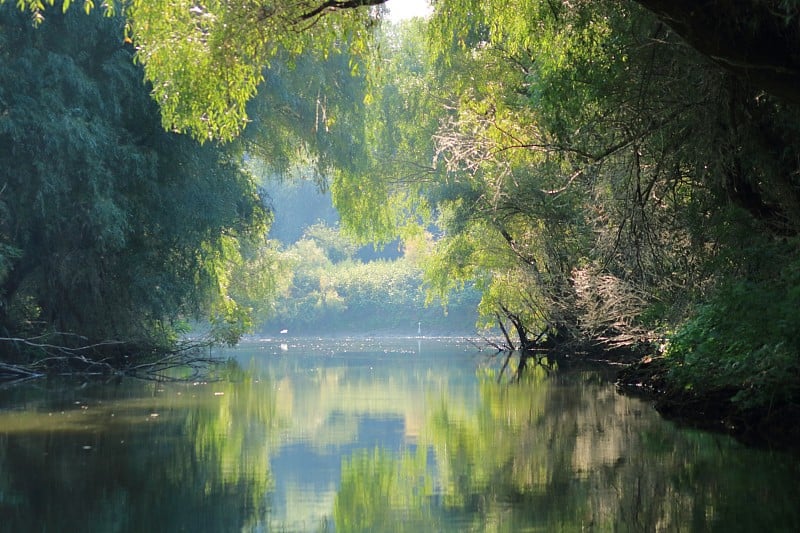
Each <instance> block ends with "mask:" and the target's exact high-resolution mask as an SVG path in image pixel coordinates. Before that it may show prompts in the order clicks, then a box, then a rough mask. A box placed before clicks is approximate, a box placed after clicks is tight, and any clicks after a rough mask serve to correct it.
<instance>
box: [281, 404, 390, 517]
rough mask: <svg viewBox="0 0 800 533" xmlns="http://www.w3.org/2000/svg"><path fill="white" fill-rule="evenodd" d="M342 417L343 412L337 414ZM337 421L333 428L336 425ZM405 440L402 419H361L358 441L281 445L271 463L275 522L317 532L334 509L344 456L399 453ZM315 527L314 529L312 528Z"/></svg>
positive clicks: (366, 417)
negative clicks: (375, 451) (378, 451)
mask: <svg viewBox="0 0 800 533" xmlns="http://www.w3.org/2000/svg"><path fill="white" fill-rule="evenodd" d="M332 417H333V418H334V419H335V418H343V417H344V415H343V413H334V414H333V416H332ZM335 423H336V422H335V421H332V422H331V425H335ZM404 441H405V427H404V422H403V419H402V418H399V417H389V418H381V417H371V416H365V417H362V418H360V419H359V423H358V431H357V438H356V440H355V441H354V442H352V443H349V444H345V445H342V446H326V447H325V448H323V449H320V448H319V447H317V446H314V445H312V444H311V443H309V442H299V443H292V444H288V445H285V446H281V448H280V451H278V452H277V453H276V454H275V455H274V456H273V457H272V460H271V465H272V474H273V476H274V479H275V492H274V493H273V496H272V520H273V523H274V524H281V525H283V526H286V527H288V528H290V529H297V530H302V529H306V528H309V529H314V528H316V526H318V525H319V524H321V523H322V521H323V520H325V519H326V518H327V519H328V520H331V519H332V517H331V509H333V502H334V499H335V497H336V491H337V489H338V486H339V479H340V478H341V467H342V457H349V456H350V455H351V454H353V453H354V452H356V451H357V450H360V449H368V450H371V449H374V448H386V449H389V450H400V449H401V448H402V447H403V445H404ZM312 526H313V527H312Z"/></svg>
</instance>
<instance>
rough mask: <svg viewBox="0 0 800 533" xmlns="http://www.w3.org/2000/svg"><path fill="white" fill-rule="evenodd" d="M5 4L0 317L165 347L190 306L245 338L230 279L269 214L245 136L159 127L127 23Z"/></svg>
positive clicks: (224, 332) (0, 73)
mask: <svg viewBox="0 0 800 533" xmlns="http://www.w3.org/2000/svg"><path fill="white" fill-rule="evenodd" d="M7 7H8V6H5V7H4V8H2V9H0V28H3V31H2V35H3V36H4V40H3V41H2V42H0V53H2V54H3V56H4V57H6V58H7V59H6V60H4V61H3V62H2V63H1V64H0V81H1V82H2V83H0V86H1V87H2V89H0V91H2V92H0V100H2V102H3V106H4V109H5V112H4V113H3V114H2V116H0V145H1V146H2V147H1V148H0V183H3V184H4V187H3V189H4V190H3V192H2V194H0V258H1V259H0V293H1V294H2V298H3V305H2V308H0V326H2V327H3V328H4V329H5V330H6V331H9V332H14V331H19V330H20V328H31V327H34V329H36V331H33V332H27V333H31V334H38V333H41V332H42V331H46V330H57V331H60V332H64V333H75V334H77V335H82V336H84V337H86V338H89V339H91V340H93V341H104V340H108V339H115V340H116V339H120V340H126V341H132V342H141V343H142V344H157V345H162V346H163V345H168V344H169V343H170V342H171V341H174V340H175V336H176V334H177V333H178V329H177V327H175V328H173V327H172V324H176V323H177V322H179V321H181V320H183V319H185V318H187V317H189V318H196V319H210V320H211V321H212V322H213V323H214V326H215V328H214V334H215V335H217V337H218V338H220V339H224V340H225V341H233V340H235V339H237V338H238V336H240V335H241V334H242V332H244V331H246V330H247V329H248V328H250V327H251V326H252V313H253V312H254V311H255V309H254V308H255V307H256V305H255V302H254V301H252V300H247V299H246V298H245V297H244V294H245V293H246V292H247V290H246V289H245V288H244V287H243V286H242V281H241V279H239V278H236V276H241V277H244V273H245V272H247V270H248V268H249V262H250V261H251V260H252V261H255V260H257V259H259V260H260V259H262V258H260V257H258V256H257V255H256V254H253V253H248V254H247V255H245V254H244V251H243V250H244V249H246V248H249V245H250V242H251V241H252V240H258V239H260V238H261V237H262V236H263V234H264V233H265V231H266V223H267V216H266V213H265V211H264V208H263V205H262V203H261V198H260V196H259V194H258V191H257V188H256V185H255V183H254V181H253V178H252V176H251V175H249V174H247V173H245V172H243V171H242V170H241V168H240V166H239V163H238V162H239V161H241V156H240V155H239V154H237V153H236V152H235V151H234V150H233V149H234V148H235V147H230V149H229V150H228V151H227V152H223V151H221V150H220V149H219V148H218V147H214V146H211V145H206V146H199V145H198V144H197V143H196V142H194V141H192V140H191V139H190V138H188V137H179V136H177V135H174V134H169V133H165V132H164V131H163V130H162V129H161V127H160V125H159V122H160V119H159V116H158V109H157V107H156V106H155V105H154V103H153V102H152V100H151V99H150V97H149V95H148V93H147V91H146V90H145V88H144V87H142V85H141V70H139V69H138V68H136V67H135V66H134V65H133V63H132V62H131V55H130V53H129V52H126V51H125V50H124V48H123V44H122V43H121V42H120V41H119V33H118V32H119V30H120V29H121V26H122V24H121V21H120V20H119V19H109V18H102V17H100V16H99V14H92V15H90V16H89V17H87V16H85V15H83V14H82V13H76V12H73V11H70V12H68V13H67V15H64V16H62V15H61V14H60V13H57V12H56V13H51V14H49V16H48V23H47V24H46V25H45V26H42V27H40V28H38V29H35V30H34V29H32V28H30V25H29V24H28V23H27V21H25V20H24V17H23V16H21V15H20V14H19V13H18V12H16V11H14V10H13V9H8V8H7ZM11 28H13V31H10V29H11ZM10 51H13V53H11V52H10ZM9 198H13V202H12V201H9V200H8V199H9ZM262 265H263V261H262ZM251 279H254V281H255V277H251ZM258 282H259V284H260V285H259V287H260V289H264V288H265V283H264V282H263V280H260V279H259V280H258ZM253 295H254V296H256V292H255V291H254V293H253ZM260 295H261V296H262V297H264V299H265V300H266V299H267V298H268V296H269V293H268V292H266V291H264V290H262V291H261V293H260ZM76 338H77V337H76Z"/></svg>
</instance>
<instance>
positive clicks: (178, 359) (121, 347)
mask: <svg viewBox="0 0 800 533" xmlns="http://www.w3.org/2000/svg"><path fill="white" fill-rule="evenodd" d="M59 338H60V339H61V340H63V341H65V342H64V343H63V344H59V343H58V339H59ZM76 341H86V338H85V337H81V336H79V335H72V334H63V333H51V334H48V335H41V336H37V337H31V338H22V337H0V350H2V351H0V353H2V352H11V351H12V350H13V351H14V352H16V353H17V354H18V355H19V354H22V353H25V352H27V354H28V358H29V361H28V362H19V363H12V362H0V381H4V382H9V381H12V382H16V381H20V380H29V379H37V378H41V377H45V376H51V375H59V376H69V375H76V376H130V377H136V378H140V379H156V380H174V381H182V380H194V379H197V378H199V377H205V376H206V374H208V373H209V371H210V370H211V368H212V367H214V366H216V365H219V364H220V363H223V362H224V360H223V359H221V358H219V357H214V356H212V355H211V352H210V350H211V348H212V347H213V346H214V345H215V343H214V342H213V341H211V340H208V339H199V340H191V341H183V342H181V343H178V344H176V345H175V346H173V347H171V348H166V347H163V346H157V345H155V344H153V343H151V342H139V343H137V342H131V341H115V340H109V341H102V342H96V343H81V342H76ZM3 344H8V345H11V350H9V349H2V347H3ZM17 359H19V357H17ZM175 369H186V370H189V374H188V375H184V376H183V377H179V378H178V377H171V376H168V375H167V374H166V373H167V372H168V371H170V370H175Z"/></svg>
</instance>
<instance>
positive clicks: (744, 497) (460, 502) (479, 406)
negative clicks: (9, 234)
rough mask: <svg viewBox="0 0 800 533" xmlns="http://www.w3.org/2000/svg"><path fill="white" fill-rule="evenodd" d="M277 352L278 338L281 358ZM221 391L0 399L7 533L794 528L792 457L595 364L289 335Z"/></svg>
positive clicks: (8, 393)
mask: <svg viewBox="0 0 800 533" xmlns="http://www.w3.org/2000/svg"><path fill="white" fill-rule="evenodd" d="M281 343H284V346H281ZM232 354H233V355H234V356H235V358H236V359H237V360H238V361H239V363H240V367H241V369H239V370H237V369H235V368H231V369H229V371H228V372H227V374H226V376H227V379H225V380H223V381H218V382H211V383H193V384H188V383H180V384H176V383H152V382H141V381H135V380H129V381H123V382H122V383H120V384H105V385H98V384H80V383H62V384H59V385H55V384H53V383H50V384H47V383H34V384H31V385H26V386H17V387H14V388H5V389H0V531H4V532H5V531H14V532H18V531H19V532H27V531H48V532H51V531H58V532H68V531H76V532H77V531H80V532H91V531H102V532H123V531H126V532H127V531H141V532H155V531H213V532H226V531H414V532H417V531H542V532H545V531H547V532H550V531H637V532H639V531H641V532H649V531H725V532H728V531H763V532H772V531H800V464H799V463H798V460H796V459H793V458H790V457H787V456H785V455H782V454H779V453H770V452H765V451H760V450H753V449H748V448H745V447H743V446H741V445H739V444H737V443H736V442H734V441H732V440H731V439H729V438H727V437H724V436H719V435H712V434H707V433H703V432H699V431H692V430H685V429H679V428H676V426H674V425H673V424H671V423H669V422H666V421H664V420H662V419H661V418H660V417H659V416H658V415H657V413H655V412H654V411H653V410H652V409H651V408H650V407H649V406H648V405H647V404H645V403H642V402H640V401H638V400H636V399H631V398H627V397H624V396H620V395H619V394H617V393H616V392H615V389H614V386H613V385H612V384H611V383H610V382H609V381H608V380H607V379H605V378H604V376H602V375H601V374H600V373H599V372H598V371H570V372H558V373H555V374H553V375H548V374H547V373H546V372H545V371H544V370H538V371H537V372H535V373H534V374H533V375H532V376H530V378H529V380H528V382H526V383H522V384H518V385H504V384H500V385H498V384H496V380H495V379H494V378H493V377H492V369H491V367H490V368H487V367H486V366H485V363H486V356H485V355H481V354H478V353H477V352H476V350H475V348H474V347H472V346H471V345H469V344H461V343H458V342H455V341H445V340H434V339H422V340H417V339H407V340H391V341H380V342H378V341H368V340H357V341H309V340H293V341H291V340H280V341H260V342H254V343H249V344H247V345H244V346H241V347H239V348H237V349H236V350H234V351H233V352H232Z"/></svg>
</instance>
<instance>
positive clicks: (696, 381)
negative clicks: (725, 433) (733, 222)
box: [667, 252, 800, 408]
mask: <svg viewBox="0 0 800 533" xmlns="http://www.w3.org/2000/svg"><path fill="white" fill-rule="evenodd" d="M765 254H766V255H767V256H769V255H772V254H769V253H768V252H765ZM763 256H764V255H762V257H763ZM765 270H766V272H764V271H763V270H762V271H760V272H758V273H759V274H760V275H758V276H751V277H749V278H748V277H741V278H738V279H736V278H734V279H731V280H730V281H727V282H725V283H724V284H723V285H722V286H720V287H719V289H718V290H717V291H716V292H715V295H714V296H713V298H712V299H711V300H710V301H708V302H707V303H706V304H704V305H702V306H700V307H699V308H698V309H697V312H696V313H695V315H694V316H693V317H692V318H691V319H690V320H689V321H687V322H686V323H685V324H684V325H683V326H682V327H681V328H680V329H679V330H678V331H677V333H676V334H675V335H674V336H673V338H672V340H671V342H670V344H669V347H668V349H667V355H668V356H669V362H670V363H671V367H672V369H671V371H670V374H669V375H670V379H671V380H672V381H673V383H674V384H675V385H677V386H678V387H682V388H684V389H686V390H693V389H697V390H704V389H711V390H715V389H716V390H721V389H730V390H731V392H735V395H734V396H733V401H734V402H736V403H737V404H739V405H740V406H741V407H742V408H753V407H768V406H770V405H773V404H776V403H781V404H784V403H789V402H797V401H798V400H800V312H798V310H800V259H798V258H797V257H796V256H795V258H794V259H792V260H790V261H784V262H780V263H773V264H772V265H771V266H770V268H768V269H765ZM767 273H769V274H773V275H765V274H767Z"/></svg>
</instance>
